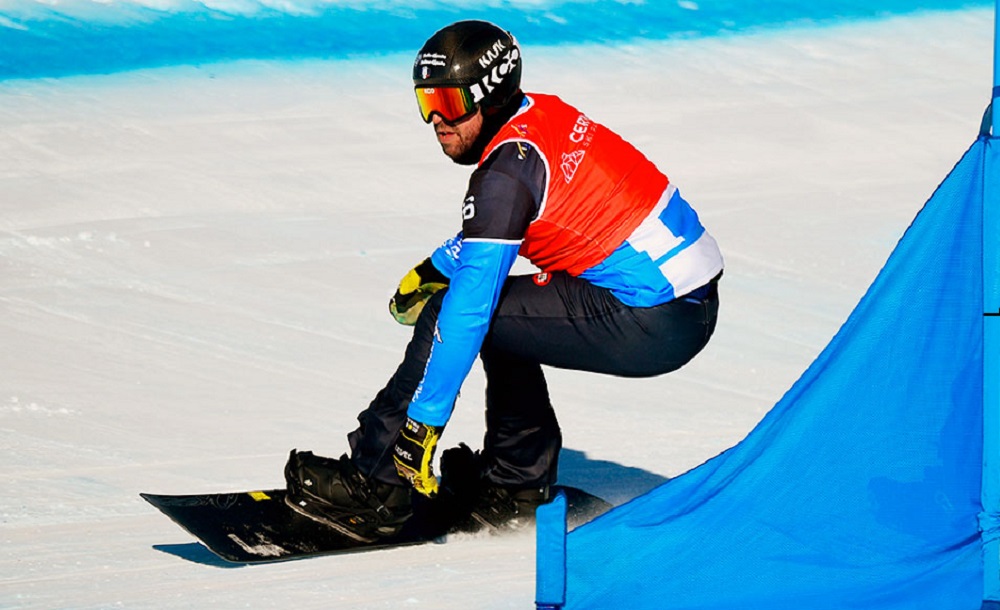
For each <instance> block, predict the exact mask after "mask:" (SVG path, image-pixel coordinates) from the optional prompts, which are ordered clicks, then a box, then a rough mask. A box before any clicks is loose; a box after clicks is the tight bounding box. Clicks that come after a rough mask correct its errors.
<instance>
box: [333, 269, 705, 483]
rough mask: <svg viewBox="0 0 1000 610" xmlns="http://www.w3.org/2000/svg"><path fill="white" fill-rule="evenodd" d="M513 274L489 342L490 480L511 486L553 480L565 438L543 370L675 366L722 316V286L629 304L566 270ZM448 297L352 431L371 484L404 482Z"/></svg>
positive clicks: (630, 371) (641, 373) (434, 301)
mask: <svg viewBox="0 0 1000 610" xmlns="http://www.w3.org/2000/svg"><path fill="white" fill-rule="evenodd" d="M537 277H539V276H511V277H509V278H508V279H507V281H506V283H505V284H504V287H503V290H502V292H501V294H500V301H499V304H498V305H497V310H496V312H495V313H494V315H493V320H492V323H491V325H490V329H489V332H488V333H487V334H486V339H485V340H484V342H483V346H482V350H481V351H480V358H481V359H482V362H483V369H484V370H485V372H486V438H485V442H484V445H483V455H484V456H485V458H486V461H485V463H486V464H487V472H486V476H487V478H488V479H490V480H491V481H493V482H495V483H497V484H500V485H505V486H511V487H531V486H537V485H542V484H551V483H554V482H555V477H556V470H557V463H558V458H559V450H560V448H561V446H562V436H561V433H560V431H559V424H558V422H557V421H556V415H555V412H554V411H553V409H552V405H551V403H550V402H549V393H548V388H547V386H546V384H545V377H544V375H543V374H542V366H541V365H543V364H544V365H548V366H555V367H559V368H566V369H573V370H580V371H591V372H595V373H605V374H609V375H618V376H623V377H651V376H654V375H660V374H663V373H668V372H670V371H673V370H676V369H678V368H680V367H681V366H683V365H684V364H686V363H687V362H688V361H690V360H691V359H692V358H693V357H694V356H695V355H696V354H697V353H698V352H699V351H701V349H702V348H703V347H705V344H707V343H708V340H709V338H710V337H711V336H712V333H713V332H714V330H715V323H716V318H717V316H718V311H719V296H718V289H717V285H716V283H715V282H714V281H713V282H712V283H710V284H709V285H707V286H706V287H704V288H702V289H699V290H698V291H695V293H693V295H691V296H687V297H681V298H678V299H675V300H673V301H670V302H669V303H664V304H662V305H657V306H656V307H648V308H640V307H629V306H627V305H625V304H623V303H622V302H621V301H619V300H618V299H617V298H616V297H615V296H614V295H612V294H611V292H610V291H608V290H606V289H604V288H599V287H597V286H595V285H593V284H591V283H590V282H587V281H586V280H582V279H579V278H575V277H572V276H570V275H568V274H565V273H553V274H549V275H548V276H547V278H548V282H547V283H543V282H536V281H535V280H536V278H537ZM443 298H444V291H441V292H439V293H438V294H436V295H434V297H432V298H431V299H430V300H429V301H428V302H427V305H426V306H425V307H424V311H423V312H422V313H421V315H420V318H419V319H418V320H417V323H416V325H415V327H414V330H413V338H412V339H411V340H410V343H409V345H407V347H406V354H405V356H404V358H403V362H402V363H401V364H400V365H399V368H397V369H396V372H395V374H394V375H393V376H392V377H391V378H390V379H389V382H388V383H387V384H386V386H385V387H384V388H383V389H382V390H381V391H380V392H379V393H378V394H377V395H376V396H375V399H374V400H373V401H372V403H371V405H369V407H368V409H366V410H365V411H363V412H362V413H361V414H360V415H358V421H359V422H360V424H361V425H360V427H359V428H358V429H357V430H355V431H354V432H352V433H351V434H350V435H348V440H349V442H350V445H351V450H352V458H353V459H354V461H355V464H357V466H358V468H359V469H360V470H361V471H362V472H365V473H368V474H369V475H370V476H372V477H373V478H375V479H377V480H380V481H384V482H387V483H393V482H394V483H398V482H399V478H398V476H397V475H396V471H395V467H394V466H393V463H392V457H391V455H392V454H391V452H392V447H393V445H394V444H395V441H396V435H397V434H398V432H399V429H400V428H401V427H402V425H403V422H404V421H405V420H406V408H407V406H408V405H409V402H410V398H411V397H412V396H413V393H414V392H415V391H416V388H417V384H419V383H420V380H421V378H422V376H423V372H424V368H425V366H426V363H427V357H428V354H429V353H430V348H431V343H432V341H433V337H434V327H435V324H436V322H437V315H438V312H439V311H440V309H441V301H442V300H443Z"/></svg>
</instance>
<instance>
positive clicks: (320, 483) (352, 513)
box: [285, 449, 412, 542]
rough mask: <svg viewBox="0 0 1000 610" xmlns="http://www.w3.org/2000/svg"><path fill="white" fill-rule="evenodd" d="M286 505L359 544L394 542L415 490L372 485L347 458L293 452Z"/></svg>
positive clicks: (399, 486) (372, 482) (288, 470)
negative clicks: (391, 539) (389, 539)
mask: <svg viewBox="0 0 1000 610" xmlns="http://www.w3.org/2000/svg"><path fill="white" fill-rule="evenodd" d="M285 481H286V482H287V485H288V491H287V495H286V496H285V502H286V503H287V504H288V506H290V507H291V508H292V509H293V510H295V511H296V512H298V513H301V514H302V515H304V516H306V517H309V518H310V519H313V520H314V521H318V522H320V523H323V524H325V525H328V526H330V527H332V528H333V529H335V530H337V531H338V532H340V533H342V534H344V535H345V536H348V537H349V538H352V539H354V540H357V541H359V542H374V541H376V540H378V539H380V538H389V537H391V536H393V535H395V534H397V533H398V532H399V530H400V529H402V527H403V524H404V523H405V522H406V520H407V519H408V518H409V517H410V514H411V512H412V511H411V509H410V488H409V487H405V486H403V485H390V484H388V483H382V482H379V481H372V480H369V479H368V478H367V477H365V476H364V475H363V474H361V472H360V471H359V470H358V469H357V467H356V466H355V465H354V463H353V462H352V461H351V459H350V458H349V457H348V456H347V455H343V456H341V457H340V459H339V460H335V459H333V458H326V457H320V456H318V455H313V453H312V452H311V451H301V452H300V451H296V450H294V449H293V450H292V452H291V454H290V455H289V456H288V463H287V464H286V465H285Z"/></svg>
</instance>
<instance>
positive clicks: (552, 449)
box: [285, 21, 723, 540]
mask: <svg viewBox="0 0 1000 610" xmlns="http://www.w3.org/2000/svg"><path fill="white" fill-rule="evenodd" d="M520 80H521V50H520V48H519V46H518V44H517V42H516V40H515V39H514V37H513V36H512V35H511V34H510V33H508V32H506V31H505V30H503V29H501V28H499V27H497V26H496V25H493V24H491V23H487V22H482V21H462V22H458V23H455V24H452V25H449V26H447V27H445V28H444V29H442V30H440V31H438V32H437V33H435V34H434V35H433V36H432V37H431V38H430V39H429V40H427V42H426V43H425V44H424V46H423V48H421V49H420V52H419V53H418V54H417V57H416V61H415V62H414V64H413V82H414V90H415V92H416V97H417V103H418V107H419V110H420V114H421V117H422V118H423V120H424V122H425V123H428V124H430V125H432V126H433V128H434V133H435V135H436V138H437V141H438V143H439V144H440V145H441V149H442V150H443V152H444V154H445V155H447V156H448V157H450V158H451V159H452V160H453V161H454V162H456V163H459V164H463V165H475V166H476V168H475V170H474V171H473V173H472V176H471V178H470V180H469V187H468V191H467V192H466V194H465V198H464V200H463V204H462V208H461V209H462V228H461V231H460V232H459V233H458V234H457V235H456V236H455V237H452V238H451V239H449V240H447V241H446V242H445V243H444V244H443V245H441V246H440V247H439V248H438V249H437V250H435V251H434V252H433V254H431V256H429V257H428V258H426V259H425V260H423V261H422V262H421V263H420V264H418V265H417V266H416V267H414V268H413V269H412V270H411V271H409V272H408V273H407V274H406V275H405V276H404V277H403V279H402V281H401V282H400V284H399V289H398V291H397V292H396V294H395V295H394V296H393V298H392V299H391V301H390V304H389V309H390V312H391V313H392V315H393V316H394V317H395V319H396V320H397V321H399V322H400V323H402V324H407V325H413V326H414V330H413V337H412V339H411V340H410V343H409V344H408V346H407V348H406V352H405V356H404V358H403V361H402V363H401V364H400V365H399V367H398V369H397V370H396V372H395V374H393V375H392V377H391V378H390V379H389V381H388V383H387V384H386V386H385V387H384V388H383V389H382V390H381V391H380V392H379V393H378V394H377V395H376V397H375V398H374V400H373V401H372V402H371V404H370V405H369V407H368V408H367V409H366V410H364V411H363V412H361V414H360V415H359V416H358V420H359V422H360V426H359V427H358V428H357V429H356V430H355V431H353V432H351V433H350V434H349V435H348V440H349V445H350V454H349V455H343V456H342V457H341V458H340V459H332V458H326V457H320V456H317V455H314V454H312V453H311V452H298V451H294V450H293V451H292V454H291V456H290V458H289V461H288V464H287V466H286V468H285V475H286V479H287V484H288V494H289V496H288V497H289V500H288V501H289V504H290V505H291V506H292V507H293V508H295V509H296V510H298V511H299V512H302V513H303V514H306V515H308V516H310V517H312V518H314V519H316V520H319V521H323V522H325V523H328V524H329V525H331V526H333V527H334V528H336V529H338V530H340V531H342V532H344V533H345V534H347V535H350V536H352V537H355V538H357V539H359V540H372V539H377V538H379V537H384V536H391V535H392V534H394V533H395V532H397V531H398V530H399V529H400V527H401V526H402V524H403V523H404V522H405V520H406V518H407V516H408V515H409V514H410V506H411V495H410V492H411V490H416V491H417V492H419V493H421V494H424V495H426V496H434V495H435V494H437V493H438V488H439V482H438V480H437V478H436V476H435V474H434V472H433V469H432V462H433V458H434V452H435V447H436V445H437V442H438V439H439V438H440V436H441V433H442V431H443V430H444V428H445V425H446V424H447V423H448V420H449V418H450V416H451V413H452V409H453V407H454V404H455V400H456V397H457V395H458V391H459V388H460V387H461V385H462V382H463V380H464V379H465V377H466V375H467V374H468V372H469V370H470V368H471V366H472V364H473V362H474V360H475V358H476V356H477V355H478V356H479V357H480V358H481V359H482V363H483V368H484V370H485V373H486V384H487V385H486V434H485V439H484V445H483V449H482V451H481V452H479V453H478V454H476V455H475V461H474V465H475V469H476V473H475V480H476V481H477V483H476V485H475V489H474V491H473V496H472V500H471V507H472V508H471V510H472V516H473V517H474V518H475V519H476V520H478V521H480V522H482V523H484V524H488V525H491V526H494V527H504V526H505V524H510V523H523V522H524V521H526V520H530V518H531V517H532V516H533V514H534V508H535V507H536V506H538V505H539V504H540V503H542V502H544V501H545V500H546V499H547V496H548V490H549V488H550V486H551V485H552V484H553V483H554V482H555V478H556V470H557V461H558V457H559V451H560V448H561V434H560V430H559V425H558V423H557V421H556V415H555V412H554V411H553V408H552V405H551V404H550V401H549V394H548V390H547V388H546V383H545V378H544V376H543V372H542V365H547V366H554V367H562V368H567V369H574V370H581V371H592V372H596V373H604V374H611V375H619V376H626V377H647V376H654V375H660V374H663V373H667V372H669V371H673V370H675V369H678V368H680V367H681V366H683V365H684V364H686V363H687V362H688V361H690V360H691V358H693V357H694V356H695V355H696V354H697V353H698V352H699V351H701V349H702V348H703V347H704V346H705V345H706V343H707V342H708V341H709V338H710V337H711V336H712V333H713V331H714V329H715V325H716V316H717V313H718V307H719V299H718V289H717V283H718V280H719V278H720V277H721V275H722V270H723V260H722V255H721V254H720V251H719V248H718V246H717V244H716V242H715V240H714V239H713V238H712V237H711V235H709V233H708V232H707V231H706V230H705V228H704V227H703V225H702V224H701V222H700V221H699V219H698V216H697V214H696V213H695V211H694V210H693V209H692V208H691V206H690V205H689V204H688V203H687V202H686V201H685V200H684V199H683V198H682V197H681V195H680V192H679V191H678V190H677V188H676V187H675V186H674V184H673V183H671V182H670V181H669V180H668V179H667V177H666V176H665V175H664V174H663V173H661V172H660V171H659V170H658V169H657V167H656V166H655V165H654V164H653V163H652V162H651V161H649V160H648V159H647V158H646V157H645V156H643V155H642V154H641V153H640V152H639V151H638V150H636V149H635V148H634V147H633V146H631V145H630V144H629V143H627V142H626V141H625V140H623V139H622V138H621V137H619V136H618V135H616V134H615V133H614V132H612V131H611V130H609V129H608V128H607V127H605V126H604V125H602V124H600V123H598V122H596V121H594V120H593V119H591V118H590V117H589V116H587V115H585V114H584V113H582V112H580V111H579V110H577V109H576V108H574V107H572V106H570V105H569V104H567V103H565V102H563V101H562V100H560V99H559V98H558V97H555V96H552V95H542V94H536V93H525V92H522V90H521V88H520ZM519 254H520V255H521V256H524V257H526V258H527V259H528V260H530V261H531V262H532V263H534V264H535V265H536V266H537V267H538V268H540V269H541V273H538V274H536V275H509V273H510V271H511V267H512V265H513V264H514V261H515V258H516V257H517V256H518V255H519ZM594 425H599V426H604V425H613V423H612V422H594ZM465 451H466V452H468V453H471V451H469V450H468V449H467V448H466V449H465ZM448 453H449V452H445V455H443V456H442V470H444V469H445V467H444V465H443V463H444V461H445V458H448V457H449V456H448ZM446 476H447V473H446Z"/></svg>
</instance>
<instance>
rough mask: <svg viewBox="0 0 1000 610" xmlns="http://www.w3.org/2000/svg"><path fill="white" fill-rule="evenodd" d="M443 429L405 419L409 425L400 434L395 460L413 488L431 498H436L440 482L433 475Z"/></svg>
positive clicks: (394, 450) (397, 466) (395, 448)
mask: <svg viewBox="0 0 1000 610" xmlns="http://www.w3.org/2000/svg"><path fill="white" fill-rule="evenodd" d="M441 430H442V429H441V428H440V427H435V426H428V425H426V424H422V423H420V422H418V421H415V420H412V419H410V418H406V425H404V426H403V429H402V430H401V431H400V433H399V439H398V440H396V446H395V447H394V448H393V456H392V459H393V461H394V462H395V463H396V472H398V473H399V476H401V477H403V478H404V479H406V480H407V481H409V482H410V484H411V485H413V488H414V489H416V490H417V491H418V492H420V493H422V494H424V495H425V496H427V497H429V498H433V497H434V496H435V495H437V491H438V480H437V477H435V476H434V470H433V467H432V462H433V461H434V450H435V449H436V448H437V442H438V439H439V438H441Z"/></svg>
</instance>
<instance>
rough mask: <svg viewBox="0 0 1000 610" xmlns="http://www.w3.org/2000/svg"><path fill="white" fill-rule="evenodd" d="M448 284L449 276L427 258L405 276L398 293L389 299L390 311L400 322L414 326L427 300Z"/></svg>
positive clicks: (397, 290)
mask: <svg viewBox="0 0 1000 610" xmlns="http://www.w3.org/2000/svg"><path fill="white" fill-rule="evenodd" d="M447 286H448V278H447V277H445V275H444V274H443V273H441V272H440V271H438V270H437V267H435V266H434V263H432V262H431V259H429V258H426V259H424V260H423V262H421V263H420V264H419V265H417V266H416V267H414V268H413V269H410V271H409V272H407V274H406V275H405V276H403V279H402V281H400V282H399V288H398V289H396V294H394V295H393V296H392V299H390V300H389V313H391V314H392V317H394V318H396V321H397V322H399V323H400V324H405V325H406V326H413V325H414V324H416V323H417V318H419V317H420V312H421V311H423V310H424V304H426V303H427V300H428V299H429V298H431V296H433V295H434V293H435V292H437V291H438V290H441V289H442V288H445V287H447Z"/></svg>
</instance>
